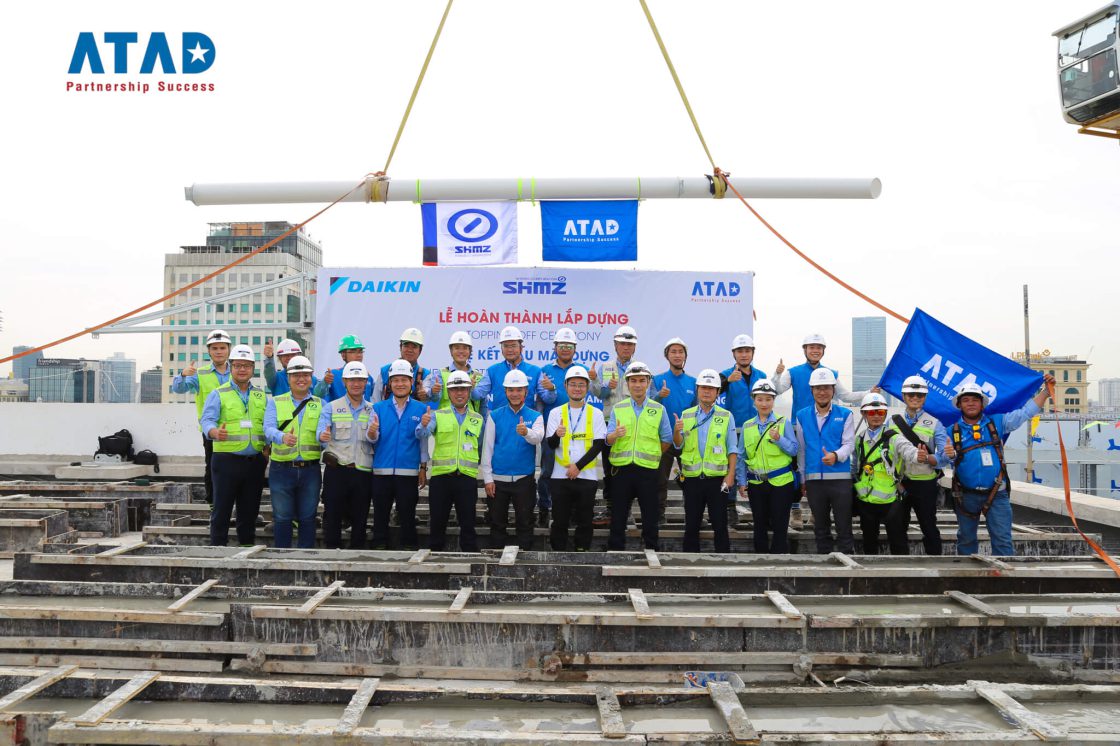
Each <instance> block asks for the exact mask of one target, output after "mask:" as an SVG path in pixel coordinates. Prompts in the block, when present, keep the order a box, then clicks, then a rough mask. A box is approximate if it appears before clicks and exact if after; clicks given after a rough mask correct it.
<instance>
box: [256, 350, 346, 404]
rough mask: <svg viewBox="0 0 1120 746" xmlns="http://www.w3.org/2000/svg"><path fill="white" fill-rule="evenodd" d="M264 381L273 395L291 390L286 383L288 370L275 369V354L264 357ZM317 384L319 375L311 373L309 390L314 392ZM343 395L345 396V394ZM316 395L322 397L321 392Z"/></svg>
mask: <svg viewBox="0 0 1120 746" xmlns="http://www.w3.org/2000/svg"><path fill="white" fill-rule="evenodd" d="M264 382H265V384H266V385H267V386H268V390H269V391H270V392H271V393H272V395H273V396H280V395H281V394H286V393H288V392H289V391H291V390H292V387H291V386H290V385H288V371H287V370H284V369H281V370H276V359H275V356H273V357H266V358H265V359H264ZM318 386H319V377H318V376H317V375H315V374H314V373H312V374H311V389H310V390H311V391H312V392H314V391H315V389H316V388H318ZM343 395H344V396H345V394H343ZM316 396H319V397H322V394H316Z"/></svg>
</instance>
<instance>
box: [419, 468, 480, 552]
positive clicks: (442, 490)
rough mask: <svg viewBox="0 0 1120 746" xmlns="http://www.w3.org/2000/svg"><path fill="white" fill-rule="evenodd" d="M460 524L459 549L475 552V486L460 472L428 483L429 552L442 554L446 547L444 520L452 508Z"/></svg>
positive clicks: (476, 491)
mask: <svg viewBox="0 0 1120 746" xmlns="http://www.w3.org/2000/svg"><path fill="white" fill-rule="evenodd" d="M452 506H454V507H455V518H456V519H457V520H458V521H459V549H460V551H463V552H477V551H478V534H477V533H476V532H475V528H474V522H475V511H476V510H477V509H478V482H477V481H476V480H475V478H474V477H468V476H467V475H466V474H463V473H462V472H458V471H456V472H452V473H451V474H440V475H439V476H438V477H432V478H431V479H429V480H428V548H429V549H431V550H432V551H433V552H442V551H443V549H444V546H445V545H446V544H447V520H448V519H449V518H450V517H451V508H452Z"/></svg>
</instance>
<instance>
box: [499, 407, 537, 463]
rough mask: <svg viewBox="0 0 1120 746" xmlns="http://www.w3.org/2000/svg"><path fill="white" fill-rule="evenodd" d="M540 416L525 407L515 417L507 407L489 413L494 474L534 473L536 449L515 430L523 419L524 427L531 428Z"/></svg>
mask: <svg viewBox="0 0 1120 746" xmlns="http://www.w3.org/2000/svg"><path fill="white" fill-rule="evenodd" d="M540 416H541V413H540V412H537V411H536V410H533V409H530V408H529V407H527V406H526V407H522V408H521V411H520V412H518V413H517V414H514V413H513V410H512V409H510V408H509V405H506V406H503V407H498V408H497V409H494V410H491V411H490V419H492V420H493V421H494V457H493V459H492V460H491V464H492V466H493V471H494V473H495V474H501V475H503V476H515V475H518V474H533V473H534V472H535V471H536V466H537V448H536V446H533V445H530V444H529V443H527V442H525V438H523V437H521V436H520V435H518V434H517V430H516V429H515V428H516V427H517V423H518V421H519V420H520V419H521V418H522V417H524V418H525V424H526V425H529V426H532V424H533V423H534V422H536V421H537V419H538V418H540Z"/></svg>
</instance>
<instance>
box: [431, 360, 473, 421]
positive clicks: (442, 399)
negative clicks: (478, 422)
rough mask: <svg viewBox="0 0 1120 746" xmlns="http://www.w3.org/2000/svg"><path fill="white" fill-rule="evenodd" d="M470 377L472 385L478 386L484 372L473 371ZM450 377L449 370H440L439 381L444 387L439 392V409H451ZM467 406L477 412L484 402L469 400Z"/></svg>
mask: <svg viewBox="0 0 1120 746" xmlns="http://www.w3.org/2000/svg"><path fill="white" fill-rule="evenodd" d="M468 375H470V377H471V383H473V384H474V385H475V386H477V385H478V382H479V381H481V380H482V371H480V370H472V371H471V372H470V373H469V374H468ZM450 377H451V371H450V370H448V369H447V368H440V369H439V380H440V383H441V384H443V387H442V388H441V389H440V390H439V407H438V408H439V409H451V399H449V398H448V397H447V379H448V378H450ZM467 406H468V407H470V408H471V409H472V410H474V411H475V412H477V411H478V409H479V407H481V406H482V402H481V401H476V400H475V399H468V400H467Z"/></svg>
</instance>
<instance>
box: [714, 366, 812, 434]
mask: <svg viewBox="0 0 1120 746" xmlns="http://www.w3.org/2000/svg"><path fill="white" fill-rule="evenodd" d="M736 367H738V366H735V365H732V366H731V367H730V368H728V369H727V370H725V371H723V372H722V373H720V374H719V375H720V377H721V378H722V379H723V380H724V381H727V377H728V376H730V375H731V374H732V373H734V372H735V369H736ZM791 373H792V371H791ZM768 377H769V376H767V375H766V374H765V373H763V372H762V371H761V370H759V369H758V368H756V367H754V366H753V365H752V366H751V375H750V377H749V378H748V377H747V376H743V377H742V378H740V379H739V380H738V381H734V382H732V381H727V390H726V391H724V393H723V406H725V407H726V408H727V409H729V410H730V411H731V414H733V415H735V422H737V423H739V427H740V428H742V426H743V425H744V424H745V423H746V421H747V420H749V419H752V418H754V417H757V416H758V410H757V409H755V408H754V398H753V397H752V396H751V386H754V385H755V384H756V383H758V382H759V381H761V380H762V379H763V378H768ZM795 396H796V394H795ZM793 411H794V412H796V411H797V410H796V409H794V410H793Z"/></svg>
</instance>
